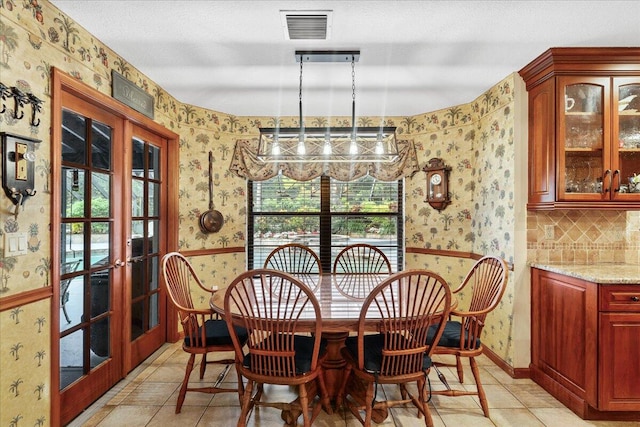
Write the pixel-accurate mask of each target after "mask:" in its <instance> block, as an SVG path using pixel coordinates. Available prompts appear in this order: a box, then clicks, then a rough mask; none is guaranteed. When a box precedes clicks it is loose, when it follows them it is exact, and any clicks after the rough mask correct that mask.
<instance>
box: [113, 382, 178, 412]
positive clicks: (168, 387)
mask: <svg viewBox="0 0 640 427" xmlns="http://www.w3.org/2000/svg"><path fill="white" fill-rule="evenodd" d="M177 387H178V384H176V383H152V382H144V383H142V384H140V385H138V387H136V389H135V390H133V391H132V392H131V393H129V395H128V396H127V397H125V398H124V399H123V400H122V403H121V405H137V406H143V405H158V406H162V405H164V404H165V402H166V401H167V400H168V399H169V397H171V395H172V394H173V393H174V392H175V390H176V388H177Z"/></svg>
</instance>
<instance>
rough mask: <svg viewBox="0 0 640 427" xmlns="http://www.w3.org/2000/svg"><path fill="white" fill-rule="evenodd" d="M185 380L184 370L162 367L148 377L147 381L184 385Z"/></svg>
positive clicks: (169, 366)
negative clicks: (183, 380)
mask: <svg viewBox="0 0 640 427" xmlns="http://www.w3.org/2000/svg"><path fill="white" fill-rule="evenodd" d="M183 378H184V369H182V370H181V369H177V368H176V367H175V366H171V365H162V366H158V367H156V369H155V371H153V372H152V373H151V374H150V375H149V376H148V377H147V381H151V382H154V383H158V382H162V383H182V379H183Z"/></svg>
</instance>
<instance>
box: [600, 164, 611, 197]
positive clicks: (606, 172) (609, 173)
mask: <svg viewBox="0 0 640 427" xmlns="http://www.w3.org/2000/svg"><path fill="white" fill-rule="evenodd" d="M607 176H608V177H609V186H608V187H607V185H606V184H607ZM612 184H613V177H612V176H611V169H607V170H606V171H604V176H603V177H602V194H603V195H604V194H606V193H608V192H609V191H611V185H612Z"/></svg>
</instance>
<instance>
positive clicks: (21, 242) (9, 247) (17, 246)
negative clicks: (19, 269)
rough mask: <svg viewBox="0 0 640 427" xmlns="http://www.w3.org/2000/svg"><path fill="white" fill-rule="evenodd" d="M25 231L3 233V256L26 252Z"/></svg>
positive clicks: (24, 253)
mask: <svg viewBox="0 0 640 427" xmlns="http://www.w3.org/2000/svg"><path fill="white" fill-rule="evenodd" d="M27 237H28V235H27V233H6V234H5V235H4V257H5V258H6V257H10V256H19V255H26V254H27Z"/></svg>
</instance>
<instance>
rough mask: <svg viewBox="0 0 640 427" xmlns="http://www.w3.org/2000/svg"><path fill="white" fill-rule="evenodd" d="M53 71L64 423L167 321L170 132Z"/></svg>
mask: <svg viewBox="0 0 640 427" xmlns="http://www.w3.org/2000/svg"><path fill="white" fill-rule="evenodd" d="M54 77H55V78H54V87H55V88H56V89H57V90H55V96H56V98H55V99H56V106H55V107H54V108H56V109H57V111H58V112H57V113H55V114H54V120H53V123H52V126H56V127H57V128H56V129H55V130H54V132H53V135H54V137H53V144H54V148H53V150H52V153H53V161H52V169H53V171H52V177H53V178H52V179H53V184H54V185H53V188H54V191H53V199H54V202H53V203H52V206H53V210H54V214H53V217H52V225H53V226H54V227H55V229H56V230H57V231H56V232H55V233H57V234H56V235H55V236H54V238H53V244H54V249H53V251H52V252H53V256H52V261H53V268H54V269H55V270H56V273H54V274H53V275H52V276H53V279H54V292H53V299H54V312H53V313H52V323H55V326H54V325H52V331H54V335H53V336H52V352H53V353H54V354H55V355H56V356H54V357H52V365H53V366H52V369H53V370H54V371H53V372H52V375H53V380H52V385H54V387H56V386H57V389H58V390H59V395H58V396H56V397H55V398H54V399H53V404H54V408H56V409H54V412H53V415H54V416H56V415H57V413H59V417H56V418H58V420H56V421H59V424H61V425H64V424H66V423H68V422H69V421H70V420H71V419H73V418H74V417H75V416H76V415H77V414H79V413H80V412H81V411H82V410H84V409H85V408H86V407H88V406H89V405H90V404H91V403H92V402H93V401H95V400H96V399H97V398H98V397H100V396H101V395H102V394H104V393H105V392H106V391H107V390H109V389H110V388H111V387H112V386H113V385H114V384H115V383H116V382H118V381H119V380H120V379H122V378H124V376H125V375H126V374H127V373H128V372H129V371H130V370H132V369H133V368H134V367H135V366H137V365H138V364H139V363H140V362H142V361H143V360H144V359H145V358H147V357H148V356H149V355H150V354H151V353H153V352H154V351H155V350H157V349H158V348H159V347H160V346H161V345H162V343H164V342H165V341H166V338H167V330H166V327H167V321H175V319H171V320H168V319H167V316H166V298H165V295H164V290H163V287H162V286H161V273H160V268H161V267H160V259H161V258H162V256H163V255H164V254H165V253H166V252H167V251H168V249H171V250H175V243H176V242H177V239H176V236H175V235H174V233H168V231H167V230H169V229H170V228H169V227H168V223H169V221H168V212H169V209H168V207H167V205H168V193H169V185H168V184H169V183H170V182H174V181H175V182H177V177H176V176H175V173H176V172H175V171H170V169H172V168H170V167H169V166H168V159H169V158H171V157H174V156H175V157H176V158H177V153H176V151H175V150H176V149H177V148H176V147H175V146H173V147H172V146H171V145H172V144H173V145H176V146H177V144H176V142H177V136H175V137H174V135H171V134H170V133H169V132H168V131H167V135H169V138H171V139H169V138H168V137H167V135H163V133H162V129H159V128H160V127H159V126H158V125H157V124H154V123H153V122H151V123H150V124H149V126H143V125H142V123H141V121H140V120H138V123H137V124H136V123H133V122H132V121H130V120H128V119H127V117H126V116H125V115H124V114H120V113H119V112H118V111H114V110H113V108H112V107H113V106H112V105H111V106H109V105H108V104H109V103H110V102H111V100H108V99H105V100H104V104H102V103H100V102H93V101H94V98H95V96H94V97H84V96H82V94H81V92H79V91H78V90H77V89H76V90H69V91H65V90H62V89H60V84H59V83H55V81H56V79H64V76H62V75H58V74H56V73H55V72H54ZM68 84H69V85H76V84H77V83H75V82H73V81H72V80H70V81H69V83H68ZM81 89H82V91H85V90H86V91H91V89H90V88H85V87H82V88H81ZM118 108H122V107H118ZM170 153H171V154H170ZM172 164H173V163H172ZM171 188H172V190H171V191H172V192H175V191H176V188H177V186H176V185H174V186H173V187H171ZM173 211H175V207H174V209H173ZM173 211H172V212H173ZM173 214H175V212H173ZM170 234H171V235H170ZM167 242H169V243H167ZM168 244H169V245H170V246H167V245H168ZM56 249H57V250H56ZM56 362H57V363H56ZM56 401H57V402H56ZM54 425H56V424H55V423H54Z"/></svg>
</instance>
